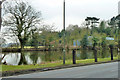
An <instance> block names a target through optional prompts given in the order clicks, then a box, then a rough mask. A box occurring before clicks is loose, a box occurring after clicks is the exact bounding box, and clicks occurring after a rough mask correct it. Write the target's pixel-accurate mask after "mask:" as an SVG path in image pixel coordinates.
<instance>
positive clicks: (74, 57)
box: [72, 50, 76, 64]
mask: <svg viewBox="0 0 120 80" xmlns="http://www.w3.org/2000/svg"><path fill="white" fill-rule="evenodd" d="M72 53H73V64H76V51H75V50H73V52H72Z"/></svg>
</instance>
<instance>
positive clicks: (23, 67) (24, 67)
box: [0, 57, 118, 72]
mask: <svg viewBox="0 0 120 80" xmlns="http://www.w3.org/2000/svg"><path fill="white" fill-rule="evenodd" d="M114 60H118V57H114ZM105 61H111V58H98V62H105ZM76 63H77V64H79V63H81V64H88V63H95V62H94V59H85V60H76ZM68 64H72V60H66V65H68ZM62 65H63V64H62V61H59V62H56V63H45V64H40V65H18V66H12V65H0V71H2V72H4V71H15V70H27V69H35V68H47V67H55V66H62ZM1 67H2V68H1Z"/></svg>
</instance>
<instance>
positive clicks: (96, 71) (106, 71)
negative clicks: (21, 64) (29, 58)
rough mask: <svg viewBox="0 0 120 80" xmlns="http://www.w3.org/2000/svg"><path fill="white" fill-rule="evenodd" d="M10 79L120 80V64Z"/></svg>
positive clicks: (78, 68)
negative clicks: (93, 79) (110, 79)
mask: <svg viewBox="0 0 120 80" xmlns="http://www.w3.org/2000/svg"><path fill="white" fill-rule="evenodd" d="M119 64H120V63H119ZM8 78H118V62H112V63H105V64H95V65H89V66H81V67H73V68H66V69H59V70H53V71H46V72H36V73H31V74H24V75H18V76H11V77H8Z"/></svg>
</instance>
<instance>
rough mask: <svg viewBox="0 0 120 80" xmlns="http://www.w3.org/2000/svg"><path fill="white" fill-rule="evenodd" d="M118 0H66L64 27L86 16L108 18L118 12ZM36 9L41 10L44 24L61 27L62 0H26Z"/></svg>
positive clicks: (59, 28) (80, 20) (82, 19)
mask: <svg viewBox="0 0 120 80" xmlns="http://www.w3.org/2000/svg"><path fill="white" fill-rule="evenodd" d="M118 1H119V0H66V27H67V26H68V25H69V24H78V25H79V26H80V24H81V23H82V22H83V21H84V19H85V18H86V17H87V16H95V17H98V18H101V20H108V19H110V18H111V17H113V16H115V15H117V14H118ZM27 2H29V3H30V4H31V5H32V6H33V7H34V8H35V9H36V10H38V11H41V12H42V17H43V18H44V22H45V23H46V24H50V25H52V24H54V25H55V26H56V27H57V30H61V29H63V27H62V26H63V25H62V22H63V0H27Z"/></svg>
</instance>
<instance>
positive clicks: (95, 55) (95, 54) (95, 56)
mask: <svg viewBox="0 0 120 80" xmlns="http://www.w3.org/2000/svg"><path fill="white" fill-rule="evenodd" d="M94 58H95V62H98V61H97V49H94Z"/></svg>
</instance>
